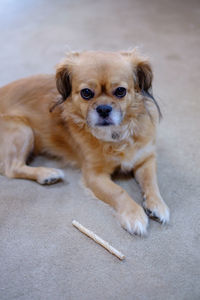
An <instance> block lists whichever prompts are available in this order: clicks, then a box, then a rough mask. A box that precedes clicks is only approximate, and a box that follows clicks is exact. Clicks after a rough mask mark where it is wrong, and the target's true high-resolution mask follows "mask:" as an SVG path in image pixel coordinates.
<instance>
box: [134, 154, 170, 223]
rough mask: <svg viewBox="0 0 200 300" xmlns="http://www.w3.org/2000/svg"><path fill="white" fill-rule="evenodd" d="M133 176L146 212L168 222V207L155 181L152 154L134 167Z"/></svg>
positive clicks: (154, 162)
mask: <svg viewBox="0 0 200 300" xmlns="http://www.w3.org/2000/svg"><path fill="white" fill-rule="evenodd" d="M134 174H135V178H136V180H137V181H138V183H139V185H140V187H141V190H142V193H143V197H144V202H143V207H144V209H145V211H146V213H147V214H148V215H149V216H150V217H151V218H153V219H156V220H158V221H160V222H161V223H168V222H169V215H170V214H169V209H168V207H167V205H166V204H165V202H164V200H163V199H162V197H161V195H160V191H159V187H158V183H157V175H156V159H155V155H154V154H152V155H150V156H149V158H146V159H144V160H143V161H142V162H140V163H138V164H137V165H135V167H134Z"/></svg>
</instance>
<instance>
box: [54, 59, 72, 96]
mask: <svg viewBox="0 0 200 300" xmlns="http://www.w3.org/2000/svg"><path fill="white" fill-rule="evenodd" d="M56 86H57V89H58V92H59V93H60V94H61V96H62V100H63V101H65V100H66V99H67V98H68V97H69V96H70V94H71V90H72V86H71V79H70V71H69V67H68V65H67V63H66V62H65V63H62V64H60V65H58V67H57V70H56Z"/></svg>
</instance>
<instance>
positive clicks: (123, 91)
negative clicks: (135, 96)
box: [114, 86, 126, 98]
mask: <svg viewBox="0 0 200 300" xmlns="http://www.w3.org/2000/svg"><path fill="white" fill-rule="evenodd" d="M114 95H115V96H116V97H117V98H123V97H124V96H126V89H125V88H124V87H121V86H120V87H118V88H117V89H116V90H115V91H114Z"/></svg>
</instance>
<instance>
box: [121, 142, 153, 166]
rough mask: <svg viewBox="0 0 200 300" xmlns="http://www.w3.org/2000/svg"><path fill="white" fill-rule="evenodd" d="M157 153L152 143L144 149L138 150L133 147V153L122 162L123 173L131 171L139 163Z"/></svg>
mask: <svg viewBox="0 0 200 300" xmlns="http://www.w3.org/2000/svg"><path fill="white" fill-rule="evenodd" d="M154 152H155V145H154V144H153V143H152V142H150V143H148V144H146V145H145V146H144V147H142V148H139V149H137V148H136V147H133V149H132V151H131V152H130V153H129V155H128V156H127V157H125V158H124V159H123V160H122V162H121V169H122V170H123V171H130V170H132V169H133V168H134V166H135V165H136V164H137V163H138V162H142V160H144V159H145V158H146V157H148V156H149V155H150V154H152V153H154Z"/></svg>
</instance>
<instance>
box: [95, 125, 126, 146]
mask: <svg viewBox="0 0 200 300" xmlns="http://www.w3.org/2000/svg"><path fill="white" fill-rule="evenodd" d="M89 130H90V132H91V134H92V135H93V136H94V137H96V138H97V139H99V140H101V141H104V142H115V143H117V142H121V141H123V140H125V139H127V138H128V137H130V134H131V133H130V130H129V126H127V125H114V124H107V123H106V124H105V125H102V124H100V125H99V124H97V125H95V126H92V127H90V126H89Z"/></svg>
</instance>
